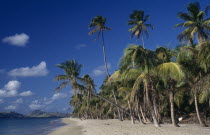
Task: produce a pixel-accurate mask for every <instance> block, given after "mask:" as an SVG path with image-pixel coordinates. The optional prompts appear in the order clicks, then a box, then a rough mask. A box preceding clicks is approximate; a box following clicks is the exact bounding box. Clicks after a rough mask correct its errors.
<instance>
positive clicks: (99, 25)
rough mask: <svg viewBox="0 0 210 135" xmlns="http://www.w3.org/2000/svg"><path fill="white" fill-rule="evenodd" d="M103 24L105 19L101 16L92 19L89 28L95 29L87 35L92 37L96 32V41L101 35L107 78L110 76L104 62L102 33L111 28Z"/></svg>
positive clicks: (104, 51) (104, 50)
mask: <svg viewBox="0 0 210 135" xmlns="http://www.w3.org/2000/svg"><path fill="white" fill-rule="evenodd" d="M105 24H106V18H104V17H102V16H96V17H94V18H93V19H92V21H91V22H90V24H89V28H92V27H95V28H94V29H93V30H91V31H90V32H89V35H92V34H94V33H96V32H98V33H97V36H96V39H95V40H98V38H99V36H100V35H101V37H102V48H103V55H104V64H105V68H106V73H107V76H110V75H109V71H108V66H107V61H106V49H105V44H104V31H105V30H111V28H109V27H106V26H105Z"/></svg>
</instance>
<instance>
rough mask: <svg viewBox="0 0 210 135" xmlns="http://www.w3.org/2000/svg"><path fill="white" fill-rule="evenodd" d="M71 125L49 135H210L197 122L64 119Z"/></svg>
mask: <svg viewBox="0 0 210 135" xmlns="http://www.w3.org/2000/svg"><path fill="white" fill-rule="evenodd" d="M62 121H63V122H64V123H67V124H69V125H66V126H63V127H61V128H58V129H57V130H56V131H54V132H52V133H50V134H49V135H210V127H200V126H199V125H197V124H181V125H180V127H178V128H175V127H173V126H172V125H170V124H162V125H161V127H160V128H157V127H155V126H154V125H153V124H147V125H141V124H140V123H136V124H134V125H132V124H131V122H130V121H123V122H120V121H118V120H80V119H73V118H64V119H62Z"/></svg>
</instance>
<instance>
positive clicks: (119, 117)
mask: <svg viewBox="0 0 210 135" xmlns="http://www.w3.org/2000/svg"><path fill="white" fill-rule="evenodd" d="M101 34H102V48H103V54H104V64H105V68H106V73H107V76H108V78H109V77H110V74H109V71H108V66H107V60H106V49H105V44H104V31H103V30H102V32H101ZM112 93H113V95H114V100H115V104H116V105H117V98H116V94H115V92H114V90H112ZM117 112H118V119H119V120H120V121H122V117H121V113H120V109H119V108H118V107H117Z"/></svg>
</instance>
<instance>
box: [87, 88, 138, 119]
mask: <svg viewBox="0 0 210 135" xmlns="http://www.w3.org/2000/svg"><path fill="white" fill-rule="evenodd" d="M90 93H91V94H93V95H94V96H96V97H98V98H100V99H103V100H104V101H107V102H108V103H110V104H112V105H113V106H115V107H117V108H119V110H121V111H123V112H124V113H125V114H127V115H129V116H131V114H130V113H129V112H127V111H126V110H125V109H123V108H122V107H120V106H119V105H117V104H115V103H113V102H112V101H110V100H108V99H107V98H105V97H102V96H100V95H99V94H97V93H93V92H90ZM134 118H135V119H137V118H136V117H134Z"/></svg>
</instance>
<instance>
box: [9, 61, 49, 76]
mask: <svg viewBox="0 0 210 135" xmlns="http://www.w3.org/2000/svg"><path fill="white" fill-rule="evenodd" d="M48 73H49V71H48V70H47V64H46V62H45V61H42V62H41V63H40V64H39V65H37V66H33V67H31V68H30V67H22V68H16V69H13V70H11V71H9V73H8V74H9V75H10V76H15V77H18V76H19V77H32V76H46V75H47V74H48Z"/></svg>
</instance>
